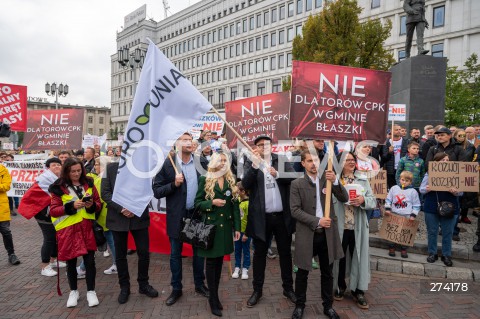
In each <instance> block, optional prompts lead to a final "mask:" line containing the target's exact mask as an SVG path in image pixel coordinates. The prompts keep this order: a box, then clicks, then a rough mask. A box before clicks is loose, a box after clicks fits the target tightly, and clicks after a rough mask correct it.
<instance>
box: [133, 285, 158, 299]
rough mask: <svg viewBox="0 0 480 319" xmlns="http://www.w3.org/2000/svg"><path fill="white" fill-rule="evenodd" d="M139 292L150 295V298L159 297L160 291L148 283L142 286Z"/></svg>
mask: <svg viewBox="0 0 480 319" xmlns="http://www.w3.org/2000/svg"><path fill="white" fill-rule="evenodd" d="M138 293H141V294H142V295H145V296H148V297H150V298H157V297H158V291H157V290H156V289H155V288H153V287H152V286H150V285H149V284H146V285H145V286H141V287H139V288H138Z"/></svg>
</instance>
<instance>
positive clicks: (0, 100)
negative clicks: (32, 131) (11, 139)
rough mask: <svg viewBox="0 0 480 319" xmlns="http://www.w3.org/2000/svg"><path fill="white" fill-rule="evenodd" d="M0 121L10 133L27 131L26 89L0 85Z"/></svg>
mask: <svg viewBox="0 0 480 319" xmlns="http://www.w3.org/2000/svg"><path fill="white" fill-rule="evenodd" d="M0 121H2V122H5V123H7V124H10V129H11V130H12V131H20V132H25V131H26V130H27V87H26V86H23V85H14V84H6V83H0Z"/></svg>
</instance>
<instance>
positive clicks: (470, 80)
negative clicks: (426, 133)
mask: <svg viewBox="0 0 480 319" xmlns="http://www.w3.org/2000/svg"><path fill="white" fill-rule="evenodd" d="M464 66H465V69H463V70H458V68H457V67H449V68H447V82H446V97H445V123H446V124H447V125H448V126H452V125H471V124H475V123H480V64H479V62H478V55H477V54H476V53H473V54H472V55H471V56H470V57H469V58H468V59H467V61H466V62H465V64H464Z"/></svg>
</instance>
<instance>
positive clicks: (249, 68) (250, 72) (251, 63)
mask: <svg viewBox="0 0 480 319" xmlns="http://www.w3.org/2000/svg"><path fill="white" fill-rule="evenodd" d="M253 67H254V64H253V62H249V63H248V74H250V75H252V74H253V73H254V72H255V70H254V68H253Z"/></svg>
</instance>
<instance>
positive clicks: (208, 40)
mask: <svg viewBox="0 0 480 319" xmlns="http://www.w3.org/2000/svg"><path fill="white" fill-rule="evenodd" d="M212 42H213V41H212V34H211V33H210V32H208V33H207V44H210V43H212Z"/></svg>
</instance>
